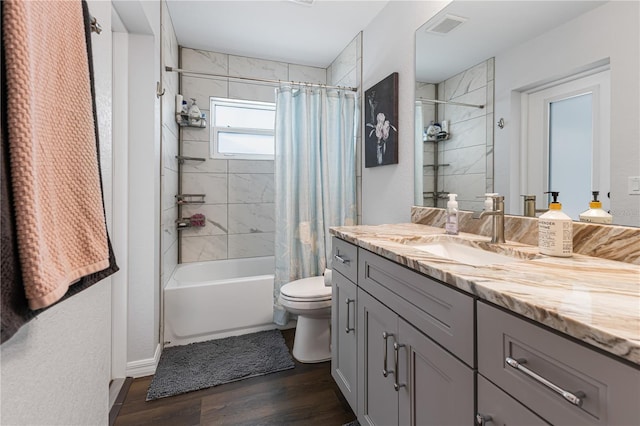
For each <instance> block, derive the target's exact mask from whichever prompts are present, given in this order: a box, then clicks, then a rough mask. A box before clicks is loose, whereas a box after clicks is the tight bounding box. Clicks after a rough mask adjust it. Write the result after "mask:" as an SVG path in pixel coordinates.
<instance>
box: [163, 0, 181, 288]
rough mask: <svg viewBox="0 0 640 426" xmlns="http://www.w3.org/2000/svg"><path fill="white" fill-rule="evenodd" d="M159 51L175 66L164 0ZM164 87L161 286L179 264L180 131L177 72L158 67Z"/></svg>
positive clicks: (173, 39)
mask: <svg viewBox="0 0 640 426" xmlns="http://www.w3.org/2000/svg"><path fill="white" fill-rule="evenodd" d="M162 9H163V10H162V23H161V25H162V30H161V34H162V40H161V42H162V44H163V46H162V49H163V51H162V54H163V58H162V61H163V65H167V66H172V67H177V66H178V40H177V39H176V35H175V32H174V28H173V23H172V22H171V17H170V16H169V11H168V9H167V4H166V2H164V1H163V2H162ZM161 73H162V82H163V88H164V90H165V94H164V96H162V98H161V99H162V166H161V168H160V170H161V173H162V176H161V189H160V191H161V200H162V205H161V210H162V236H161V240H160V245H161V250H162V266H161V267H162V269H161V271H160V276H161V281H162V285H163V286H164V285H165V284H166V283H167V282H168V280H169V278H170V277H171V274H172V272H173V269H174V268H175V267H176V265H177V264H178V232H177V231H176V225H175V220H176V218H177V217H178V207H177V206H176V203H175V195H176V194H177V193H178V162H177V161H176V155H178V143H179V141H178V136H179V134H180V132H179V129H178V125H177V124H176V120H175V116H174V112H175V95H176V93H178V74H177V73H175V72H166V71H164V67H163V69H162V71H161Z"/></svg>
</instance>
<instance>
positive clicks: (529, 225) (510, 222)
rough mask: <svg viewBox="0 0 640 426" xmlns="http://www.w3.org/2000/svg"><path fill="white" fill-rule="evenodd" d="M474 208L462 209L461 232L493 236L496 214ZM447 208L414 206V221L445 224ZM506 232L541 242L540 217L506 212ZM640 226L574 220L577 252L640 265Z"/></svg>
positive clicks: (525, 241)
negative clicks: (478, 215) (481, 215)
mask: <svg viewBox="0 0 640 426" xmlns="http://www.w3.org/2000/svg"><path fill="white" fill-rule="evenodd" d="M472 214H473V213H472V212H469V211H460V214H459V217H458V220H459V229H460V231H461V232H468V233H471V234H477V235H485V236H490V235H491V231H492V226H493V225H492V218H491V217H490V216H485V217H484V218H481V219H473V218H472V217H471V216H472ZM445 221H446V211H445V209H438V208H430V207H418V206H413V207H412V209H411V222H412V223H419V224H422V225H430V226H436V227H441V228H444V224H445ZM504 236H505V238H506V239H507V240H510V241H517V242H521V243H523V244H530V245H538V219H536V218H532V217H524V216H511V215H505V217H504ZM638 241H640V228H632V227H628V226H616V225H598V224H595V223H582V222H573V252H574V253H579V254H584V255H587V256H593V257H600V258H603V259H609V260H617V261H620V262H626V263H633V264H636V265H640V244H638Z"/></svg>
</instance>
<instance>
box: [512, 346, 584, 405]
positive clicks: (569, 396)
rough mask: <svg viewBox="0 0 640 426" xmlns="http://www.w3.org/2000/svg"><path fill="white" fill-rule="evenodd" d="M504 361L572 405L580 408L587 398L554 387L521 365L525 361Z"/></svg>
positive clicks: (582, 394)
mask: <svg viewBox="0 0 640 426" xmlns="http://www.w3.org/2000/svg"><path fill="white" fill-rule="evenodd" d="M505 361H506V362H507V364H509V366H510V367H512V368H515V369H516V370H518V371H521V372H523V373H524V374H526V375H527V376H529V377H531V378H532V379H534V380H536V381H538V382H540V383H542V384H543V385H545V386H546V387H548V388H549V389H551V390H552V391H554V392H556V393H558V394H560V395H561V396H562V397H563V398H564V399H566V400H567V401H569V402H570V403H572V404H573V405H576V406H578V407H582V400H583V399H584V398H586V396H587V395H586V394H585V393H584V392H581V391H578V392H576V393H571V392H569V391H566V390H564V389H562V388H561V387H560V386H558V385H556V384H555V383H551V382H550V381H549V380H547V379H545V378H544V377H542V376H540V375H539V374H537V373H536V372H534V371H531V370H529V369H528V368H527V367H525V366H524V365H522V364H525V363H526V362H527V360H523V359H519V360H516V359H513V358H511V357H507V358H506V359H505Z"/></svg>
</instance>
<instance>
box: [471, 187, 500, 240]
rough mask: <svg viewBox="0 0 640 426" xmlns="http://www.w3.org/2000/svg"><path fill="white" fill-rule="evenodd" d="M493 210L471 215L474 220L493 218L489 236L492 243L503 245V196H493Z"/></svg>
mask: <svg viewBox="0 0 640 426" xmlns="http://www.w3.org/2000/svg"><path fill="white" fill-rule="evenodd" d="M491 198H492V199H493V209H492V210H491V211H488V210H482V211H479V212H475V213H473V218H474V219H480V218H482V217H485V216H493V231H492V235H491V242H492V243H504V242H505V241H504V196H502V195H493V196H492V197H491Z"/></svg>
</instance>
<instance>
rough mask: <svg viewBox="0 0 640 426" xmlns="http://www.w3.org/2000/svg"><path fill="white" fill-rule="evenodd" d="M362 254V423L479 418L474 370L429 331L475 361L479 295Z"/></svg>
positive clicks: (448, 421) (454, 422)
mask: <svg viewBox="0 0 640 426" xmlns="http://www.w3.org/2000/svg"><path fill="white" fill-rule="evenodd" d="M358 260H359V265H358V320H357V323H358V349H359V353H358V419H359V420H360V423H361V424H366V425H379V426H390V425H398V424H401V425H421V426H422V425H461V424H472V423H473V418H474V371H473V369H471V368H470V367H469V366H467V365H465V363H464V362H462V361H461V360H460V359H457V358H456V357H455V356H454V355H452V354H451V353H450V352H448V351H447V350H446V349H445V348H443V347H441V346H440V345H439V343H441V342H440V341H438V340H437V339H436V338H433V339H432V338H431V337H432V335H431V334H430V333H429V330H431V329H433V330H434V333H433V335H435V336H441V335H442V336H444V337H443V338H442V342H443V346H444V345H445V344H446V345H448V346H449V347H451V348H453V349H454V350H459V351H460V353H461V354H463V355H470V358H471V362H473V299H472V298H470V297H468V296H465V295H463V294H461V293H458V292H456V291H454V290H452V289H450V288H447V287H445V286H443V285H442V284H439V283H435V282H432V281H431V280H429V278H427V277H425V276H422V275H420V274H417V273H415V272H412V271H409V270H408V269H406V268H403V267H401V266H400V265H398V264H394V263H393V262H390V261H388V260H386V259H383V258H381V257H379V256H377V255H374V254H372V253H370V252H367V251H365V250H361V251H360V252H359V253H358ZM374 296H375V297H374ZM405 297H406V298H405ZM460 297H461V298H460ZM409 300H410V301H411V302H409ZM382 301H384V303H382ZM431 307H433V309H431V310H429V309H430V308H431ZM423 309H424V310H423ZM458 310H460V312H458ZM445 324H446V326H445ZM436 327H438V328H439V329H438V330H435V328H436ZM467 328H468V329H467ZM453 336H455V337H453ZM461 336H464V337H465V338H468V340H469V344H468V345H467V343H465V344H460V343H459V342H457V339H459V338H462V337H461ZM436 341H437V342H438V343H436ZM469 348H470V349H471V351H470V353H467V349H469Z"/></svg>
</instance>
